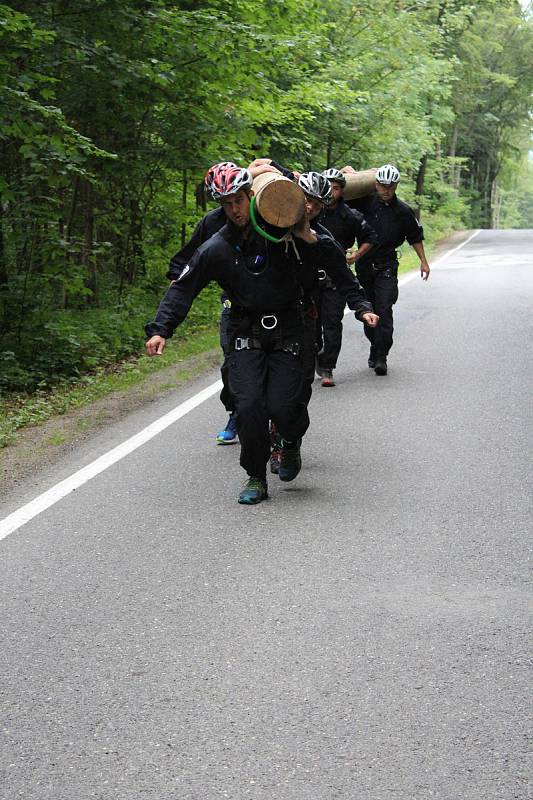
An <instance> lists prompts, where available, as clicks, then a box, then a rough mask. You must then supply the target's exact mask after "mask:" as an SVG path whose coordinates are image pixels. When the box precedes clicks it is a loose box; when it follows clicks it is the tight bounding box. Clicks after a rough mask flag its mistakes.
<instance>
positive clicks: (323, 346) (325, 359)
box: [317, 287, 346, 369]
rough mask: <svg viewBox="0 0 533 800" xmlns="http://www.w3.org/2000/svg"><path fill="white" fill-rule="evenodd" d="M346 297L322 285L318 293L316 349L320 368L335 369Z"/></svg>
mask: <svg viewBox="0 0 533 800" xmlns="http://www.w3.org/2000/svg"><path fill="white" fill-rule="evenodd" d="M345 306H346V298H345V296H344V295H343V294H341V293H340V292H338V291H337V289H334V288H330V287H324V288H322V289H320V291H319V294H318V324H317V349H318V356H317V361H318V366H319V367H320V369H335V367H336V366H337V359H338V357H339V353H340V351H341V345H342V320H343V317H344V308H345Z"/></svg>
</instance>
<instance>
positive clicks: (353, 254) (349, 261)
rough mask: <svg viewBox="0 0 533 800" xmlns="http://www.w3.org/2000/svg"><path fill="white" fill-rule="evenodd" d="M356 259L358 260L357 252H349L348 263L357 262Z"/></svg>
mask: <svg viewBox="0 0 533 800" xmlns="http://www.w3.org/2000/svg"><path fill="white" fill-rule="evenodd" d="M356 260H357V259H356V257H355V253H349V254H348V255H347V256H346V263H347V264H355V262H356Z"/></svg>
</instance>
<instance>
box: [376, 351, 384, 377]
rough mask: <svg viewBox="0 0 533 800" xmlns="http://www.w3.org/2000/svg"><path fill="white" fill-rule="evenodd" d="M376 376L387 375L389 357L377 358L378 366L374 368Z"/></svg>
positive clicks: (379, 356) (380, 356)
mask: <svg viewBox="0 0 533 800" xmlns="http://www.w3.org/2000/svg"><path fill="white" fill-rule="evenodd" d="M374 372H375V373H376V375H386V374H387V356H382V355H381V354H380V355H378V357H377V358H376V366H375V367H374Z"/></svg>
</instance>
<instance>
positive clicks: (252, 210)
mask: <svg viewBox="0 0 533 800" xmlns="http://www.w3.org/2000/svg"><path fill="white" fill-rule="evenodd" d="M250 220H251V222H252V225H253V226H254V228H255V230H256V231H257V233H258V234H259V235H260V236H263V237H264V238H265V239H268V241H269V242H275V244H279V243H280V242H283V241H284V238H285V237H284V236H282V237H281V239H276V237H275V236H271V235H270V233H267V232H266V231H264V230H263V228H262V227H261V226H260V225H259V223H258V221H257V217H256V216H255V197H252V199H251V200H250Z"/></svg>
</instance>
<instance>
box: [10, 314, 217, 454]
mask: <svg viewBox="0 0 533 800" xmlns="http://www.w3.org/2000/svg"><path fill="white" fill-rule="evenodd" d="M218 347H219V343H218V328H217V327H214V328H213V329H211V330H204V331H199V332H197V333H195V334H194V335H189V336H188V337H187V338H186V339H179V337H175V338H173V339H171V340H170V341H169V343H168V346H167V348H166V350H165V353H164V354H163V355H162V356H161V357H158V358H147V357H146V356H144V355H139V356H135V357H132V358H130V359H128V360H126V361H123V362H120V363H118V364H115V365H114V366H113V367H112V368H106V369H102V370H98V371H95V372H94V373H91V374H89V375H84V376H83V377H81V378H79V379H78V380H76V381H75V382H72V381H69V382H64V383H63V384H61V385H60V386H57V387H56V388H54V389H52V390H48V391H41V392H36V393H34V394H32V395H26V394H11V395H8V396H7V397H5V398H3V399H2V401H1V405H0V448H2V447H6V446H7V445H9V444H12V443H14V442H15V440H16V433H17V431H18V430H20V429H21V428H24V427H26V426H28V425H39V424H40V423H43V422H46V421H47V420H49V419H50V418H52V417H55V416H58V415H61V414H65V413H67V412H68V411H71V410H72V409H76V408H80V407H81V406H85V405H87V404H89V403H91V402H93V401H94V400H97V399H98V398H101V397H104V396H105V395H108V394H111V393H112V392H124V391H127V390H128V389H129V388H131V387H133V386H135V385H137V384H140V383H142V382H143V381H144V380H145V379H146V378H147V377H148V376H150V375H151V374H153V373H154V372H158V371H159V370H161V369H163V368H165V367H169V366H172V365H178V364H180V363H181V362H185V361H186V360H187V359H190V358H192V357H193V356H197V355H200V354H202V353H206V352H209V351H210V350H216V349H217V348H218ZM184 370H186V367H184ZM188 377H194V372H193V371H190V372H189V373H188ZM172 386H173V384H169V386H168V388H172ZM58 443H59V442H56V441H53V442H50V444H58Z"/></svg>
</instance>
